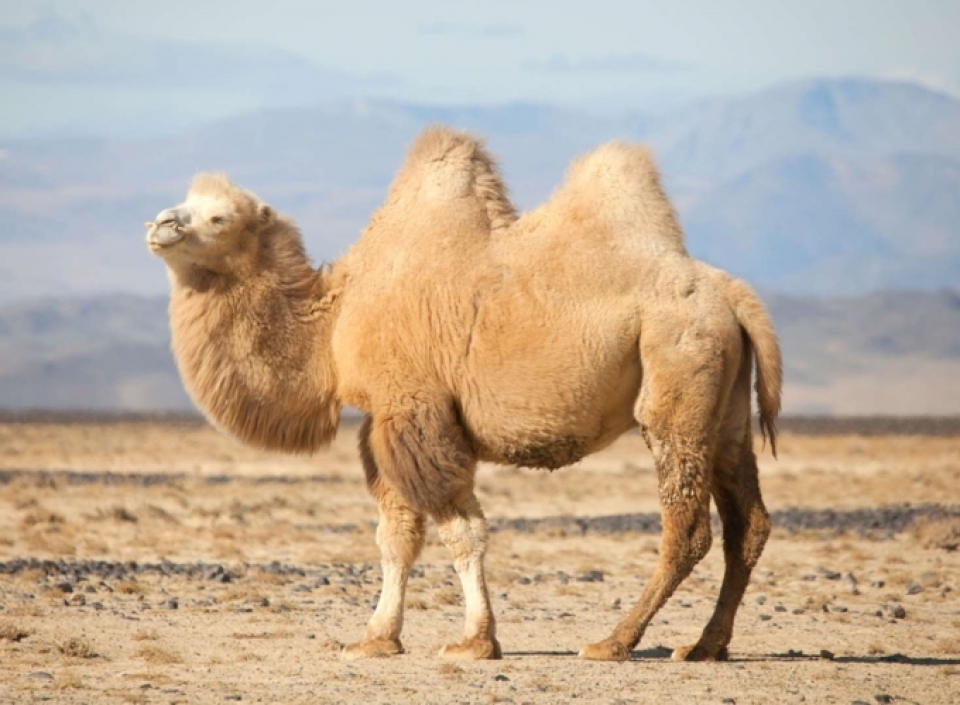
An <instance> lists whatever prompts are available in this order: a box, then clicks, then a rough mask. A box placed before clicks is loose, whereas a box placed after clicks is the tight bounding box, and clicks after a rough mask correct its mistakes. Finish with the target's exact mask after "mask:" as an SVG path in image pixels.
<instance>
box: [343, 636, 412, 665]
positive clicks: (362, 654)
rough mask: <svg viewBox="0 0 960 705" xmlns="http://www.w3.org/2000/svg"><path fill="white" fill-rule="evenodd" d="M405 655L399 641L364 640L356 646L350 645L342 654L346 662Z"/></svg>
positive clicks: (345, 647)
mask: <svg viewBox="0 0 960 705" xmlns="http://www.w3.org/2000/svg"><path fill="white" fill-rule="evenodd" d="M402 653H403V644H401V643H400V640H399V639H364V640H363V641H358V642H357V643H356V644H348V645H347V646H344V647H343V651H341V652H340V658H342V659H343V660H344V661H355V660H357V659H362V658H385V657H387V656H396V655H397V654H402Z"/></svg>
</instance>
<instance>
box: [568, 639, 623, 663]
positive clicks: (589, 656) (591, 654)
mask: <svg viewBox="0 0 960 705" xmlns="http://www.w3.org/2000/svg"><path fill="white" fill-rule="evenodd" d="M580 658H582V659H586V660H587V661H629V660H630V649H628V648H627V647H626V646H624V645H623V644H621V643H620V642H619V641H614V640H613V639H604V640H603V641H601V642H598V643H596V644H587V645H586V646H584V647H583V648H582V649H580Z"/></svg>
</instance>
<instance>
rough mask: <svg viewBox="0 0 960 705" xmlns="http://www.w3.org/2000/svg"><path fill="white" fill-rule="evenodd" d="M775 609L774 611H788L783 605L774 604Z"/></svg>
mask: <svg viewBox="0 0 960 705" xmlns="http://www.w3.org/2000/svg"><path fill="white" fill-rule="evenodd" d="M773 611H774V612H786V611H787V608H786V607H784V606H783V605H774V606H773Z"/></svg>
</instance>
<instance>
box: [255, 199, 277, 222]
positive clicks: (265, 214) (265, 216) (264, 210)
mask: <svg viewBox="0 0 960 705" xmlns="http://www.w3.org/2000/svg"><path fill="white" fill-rule="evenodd" d="M257 215H258V216H260V222H262V223H269V222H270V221H271V220H273V218H274V215H275V214H274V212H273V208H271V207H270V206H268V205H267V204H266V203H261V204H260V205H259V206H258V207H257Z"/></svg>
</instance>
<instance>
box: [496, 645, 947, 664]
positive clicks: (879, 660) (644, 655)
mask: <svg viewBox="0 0 960 705" xmlns="http://www.w3.org/2000/svg"><path fill="white" fill-rule="evenodd" d="M671 654H673V649H669V648H667V647H665V646H655V647H653V648H650V649H641V650H638V651H633V652H632V653H631V655H630V660H631V661H669V660H670V656H671ZM503 655H504V656H517V657H523V656H557V657H561V658H570V657H573V658H577V657H578V653H577V652H576V651H570V650H557V651H548V650H540V651H508V652H504V654H503ZM771 661H792V662H796V661H833V662H835V663H857V664H874V665H876V664H884V663H898V664H904V665H907V666H960V657H958V658H936V657H933V656H907V655H906V654H899V653H898V654H885V655H883V656H821V655H820V654H805V653H803V652H802V651H787V652H784V653H778V654H758V655H750V654H744V655H736V656H733V657H731V658H730V659H728V662H729V663H769V662H771Z"/></svg>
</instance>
